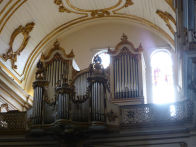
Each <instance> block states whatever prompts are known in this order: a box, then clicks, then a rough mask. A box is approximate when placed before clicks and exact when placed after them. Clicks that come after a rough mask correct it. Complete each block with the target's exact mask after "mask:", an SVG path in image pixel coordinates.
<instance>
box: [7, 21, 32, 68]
mask: <svg viewBox="0 0 196 147" xmlns="http://www.w3.org/2000/svg"><path fill="white" fill-rule="evenodd" d="M34 25H35V23H34V22H31V23H27V24H26V25H25V26H22V25H20V26H19V27H18V28H17V29H15V30H14V32H13V33H12V35H11V37H10V42H9V49H8V51H7V53H5V54H3V59H4V60H5V61H7V60H8V59H10V60H11V64H12V69H17V65H15V62H16V61H17V56H19V55H20V53H21V52H22V51H23V50H24V48H25V47H26V45H27V43H28V41H29V38H30V35H29V33H30V32H31V31H32V29H33V27H34ZM20 34H21V35H22V36H23V40H22V43H21V44H20V46H19V47H18V48H17V49H16V50H15V51H14V50H13V44H14V40H15V39H16V37H17V36H18V35H20Z"/></svg>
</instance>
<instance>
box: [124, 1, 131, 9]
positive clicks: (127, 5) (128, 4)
mask: <svg viewBox="0 0 196 147" xmlns="http://www.w3.org/2000/svg"><path fill="white" fill-rule="evenodd" d="M131 5H133V2H132V0H126V2H125V5H124V7H125V8H127V7H129V6H131Z"/></svg>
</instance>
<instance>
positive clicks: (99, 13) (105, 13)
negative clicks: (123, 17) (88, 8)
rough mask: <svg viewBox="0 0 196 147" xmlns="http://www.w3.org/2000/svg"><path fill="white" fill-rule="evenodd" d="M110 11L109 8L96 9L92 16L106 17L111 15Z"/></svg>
mask: <svg viewBox="0 0 196 147" xmlns="http://www.w3.org/2000/svg"><path fill="white" fill-rule="evenodd" d="M109 15H110V12H109V11H107V10H94V11H92V12H91V16H92V17H104V16H109Z"/></svg>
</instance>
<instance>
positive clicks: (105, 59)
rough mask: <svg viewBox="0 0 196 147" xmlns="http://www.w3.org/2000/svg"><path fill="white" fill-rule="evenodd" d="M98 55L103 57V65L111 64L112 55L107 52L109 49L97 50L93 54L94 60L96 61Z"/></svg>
mask: <svg viewBox="0 0 196 147" xmlns="http://www.w3.org/2000/svg"><path fill="white" fill-rule="evenodd" d="M97 55H98V56H99V57H100V58H101V64H102V65H103V67H104V68H107V67H108V66H109V65H110V55H109V54H108V53H107V50H102V51H99V52H97V53H96V54H95V55H94V56H93V59H92V62H93V61H94V58H95V57H96V56H97Z"/></svg>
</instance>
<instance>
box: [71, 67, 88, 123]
mask: <svg viewBox="0 0 196 147" xmlns="http://www.w3.org/2000/svg"><path fill="white" fill-rule="evenodd" d="M89 76H90V73H89V71H88V70H84V71H81V72H80V73H79V74H77V75H76V76H75V78H74V80H73V85H74V87H75V96H74V97H73V103H72V120H74V121H78V120H80V121H82V122H85V121H86V122H88V120H89V114H88V113H89V99H88V87H89V83H88V81H87V79H88V77H89Z"/></svg>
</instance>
